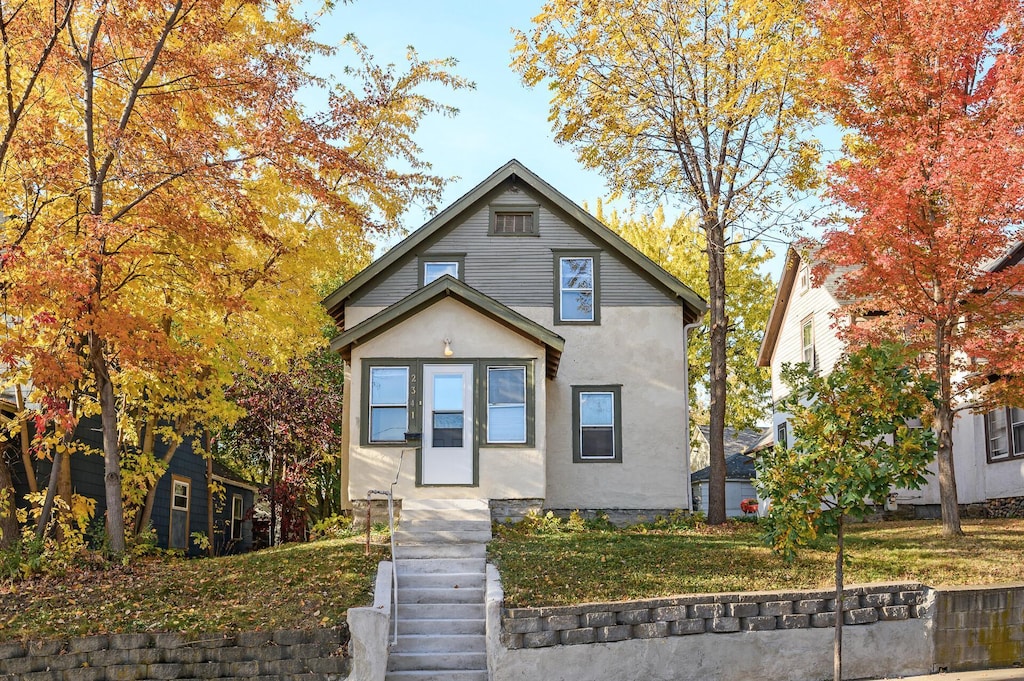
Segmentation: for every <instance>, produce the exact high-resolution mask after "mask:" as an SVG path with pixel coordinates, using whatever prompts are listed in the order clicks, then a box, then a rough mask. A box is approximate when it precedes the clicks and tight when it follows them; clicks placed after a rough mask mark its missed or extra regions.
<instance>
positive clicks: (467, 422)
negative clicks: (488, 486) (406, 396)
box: [420, 364, 474, 485]
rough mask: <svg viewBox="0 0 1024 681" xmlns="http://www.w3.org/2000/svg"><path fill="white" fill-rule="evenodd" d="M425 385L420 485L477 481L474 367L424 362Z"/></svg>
mask: <svg viewBox="0 0 1024 681" xmlns="http://www.w3.org/2000/svg"><path fill="white" fill-rule="evenodd" d="M423 388H424V396H423V452H422V457H421V462H420V484H423V485H472V484H474V479H473V478H474V475H473V366H472V365H471V364H427V365H424V367H423Z"/></svg>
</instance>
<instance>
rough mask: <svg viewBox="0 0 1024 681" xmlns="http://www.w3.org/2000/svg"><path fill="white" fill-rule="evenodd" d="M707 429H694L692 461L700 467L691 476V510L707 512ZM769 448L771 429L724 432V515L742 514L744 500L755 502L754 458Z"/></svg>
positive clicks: (727, 430)
mask: <svg viewBox="0 0 1024 681" xmlns="http://www.w3.org/2000/svg"><path fill="white" fill-rule="evenodd" d="M709 430H710V428H709V427H708V426H698V427H697V438H698V442H697V444H696V445H695V446H694V448H693V455H692V460H694V461H697V462H698V463H699V464H700V468H697V469H696V470H694V471H693V473H692V474H691V475H690V479H691V480H692V485H693V510H694V511H701V512H704V513H707V509H708V485H709V480H710V478H711V467H710V465H709V464H708V461H709V459H710V455H709V450H710V448H709V446H708V433H709ZM771 446H772V430H771V428H763V429H761V430H756V429H752V428H751V429H747V430H740V431H736V430H734V429H732V428H726V429H725V514H726V515H727V516H729V517H735V516H741V515H744V513H743V510H742V509H741V508H740V504H741V503H742V501H743V500H744V499H756V498H757V490H755V489H754V484H753V481H754V477H755V470H754V457H755V456H756V455H757V452H759V451H761V450H762V449H764V448H765V447H771Z"/></svg>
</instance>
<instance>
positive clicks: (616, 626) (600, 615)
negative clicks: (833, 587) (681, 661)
mask: <svg viewBox="0 0 1024 681" xmlns="http://www.w3.org/2000/svg"><path fill="white" fill-rule="evenodd" d="M844 594H845V595H844V597H843V608H842V609H843V623H844V624H849V625H865V624H873V623H875V622H886V621H899V620H907V619H911V618H919V617H923V616H925V615H926V614H927V609H926V606H925V605H924V587H923V586H922V585H920V584H876V585H868V586H860V587H855V588H852V589H848V590H846V591H844ZM834 595H835V592H834V591H801V592H785V591H771V592H752V593H734V594H705V595H695V596H679V597H674V598H661V599H650V600H643V601H623V602H616V603H593V604H587V605H573V606H563V607H550V608H510V609H506V610H505V611H504V613H503V617H502V643H503V644H504V645H505V646H506V647H507V648H508V649H510V650H516V649H520V648H544V647H547V646H554V645H578V644H583V643H607V642H612V641H624V640H628V639H650V638H666V637H669V636H686V635H690V634H705V633H707V634H730V633H735V632H740V631H769V630H775V629H811V628H825V627H832V626H835V617H836V614H835V611H836V607H835V598H833V597H832V596H834Z"/></svg>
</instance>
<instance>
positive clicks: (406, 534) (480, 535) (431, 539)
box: [395, 527, 491, 546]
mask: <svg viewBox="0 0 1024 681" xmlns="http://www.w3.org/2000/svg"><path fill="white" fill-rule="evenodd" d="M489 541H491V528H490V527H488V528H487V529H486V530H406V529H401V530H395V543H397V544H398V545H400V546H401V545H404V544H459V543H469V544H476V543H482V544H486V543H487V542H489Z"/></svg>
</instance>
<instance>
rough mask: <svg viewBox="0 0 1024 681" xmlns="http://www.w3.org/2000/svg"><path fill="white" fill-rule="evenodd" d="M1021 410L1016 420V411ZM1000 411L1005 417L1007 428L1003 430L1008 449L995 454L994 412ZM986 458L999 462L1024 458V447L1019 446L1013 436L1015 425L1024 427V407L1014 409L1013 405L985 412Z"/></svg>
mask: <svg viewBox="0 0 1024 681" xmlns="http://www.w3.org/2000/svg"><path fill="white" fill-rule="evenodd" d="M1015 411H1017V412H1020V414H1019V416H1018V417H1017V420H1014V418H1015V416H1014V412H1015ZM996 413H999V414H1000V415H1001V416H1002V418H1003V423H1004V424H1005V430H1004V432H1003V436H1002V437H1003V438H1005V440H1006V449H1005V450H1004V451H1002V452H1000V453H998V454H994V453H993V451H992V442H993V441H994V440H995V439H996V437H995V436H994V435H993V434H992V417H993V415H994V414H996ZM984 419H985V458H986V460H987V461H988V462H989V463H997V462H1000V461H1014V460H1019V459H1021V458H1024V447H1021V448H1018V447H1017V443H1016V442H1015V440H1014V437H1013V429H1014V427H1015V426H1016V427H1022V428H1024V409H1014V408H1013V407H999V408H998V409H993V410H991V411H988V412H985V414H984Z"/></svg>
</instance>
